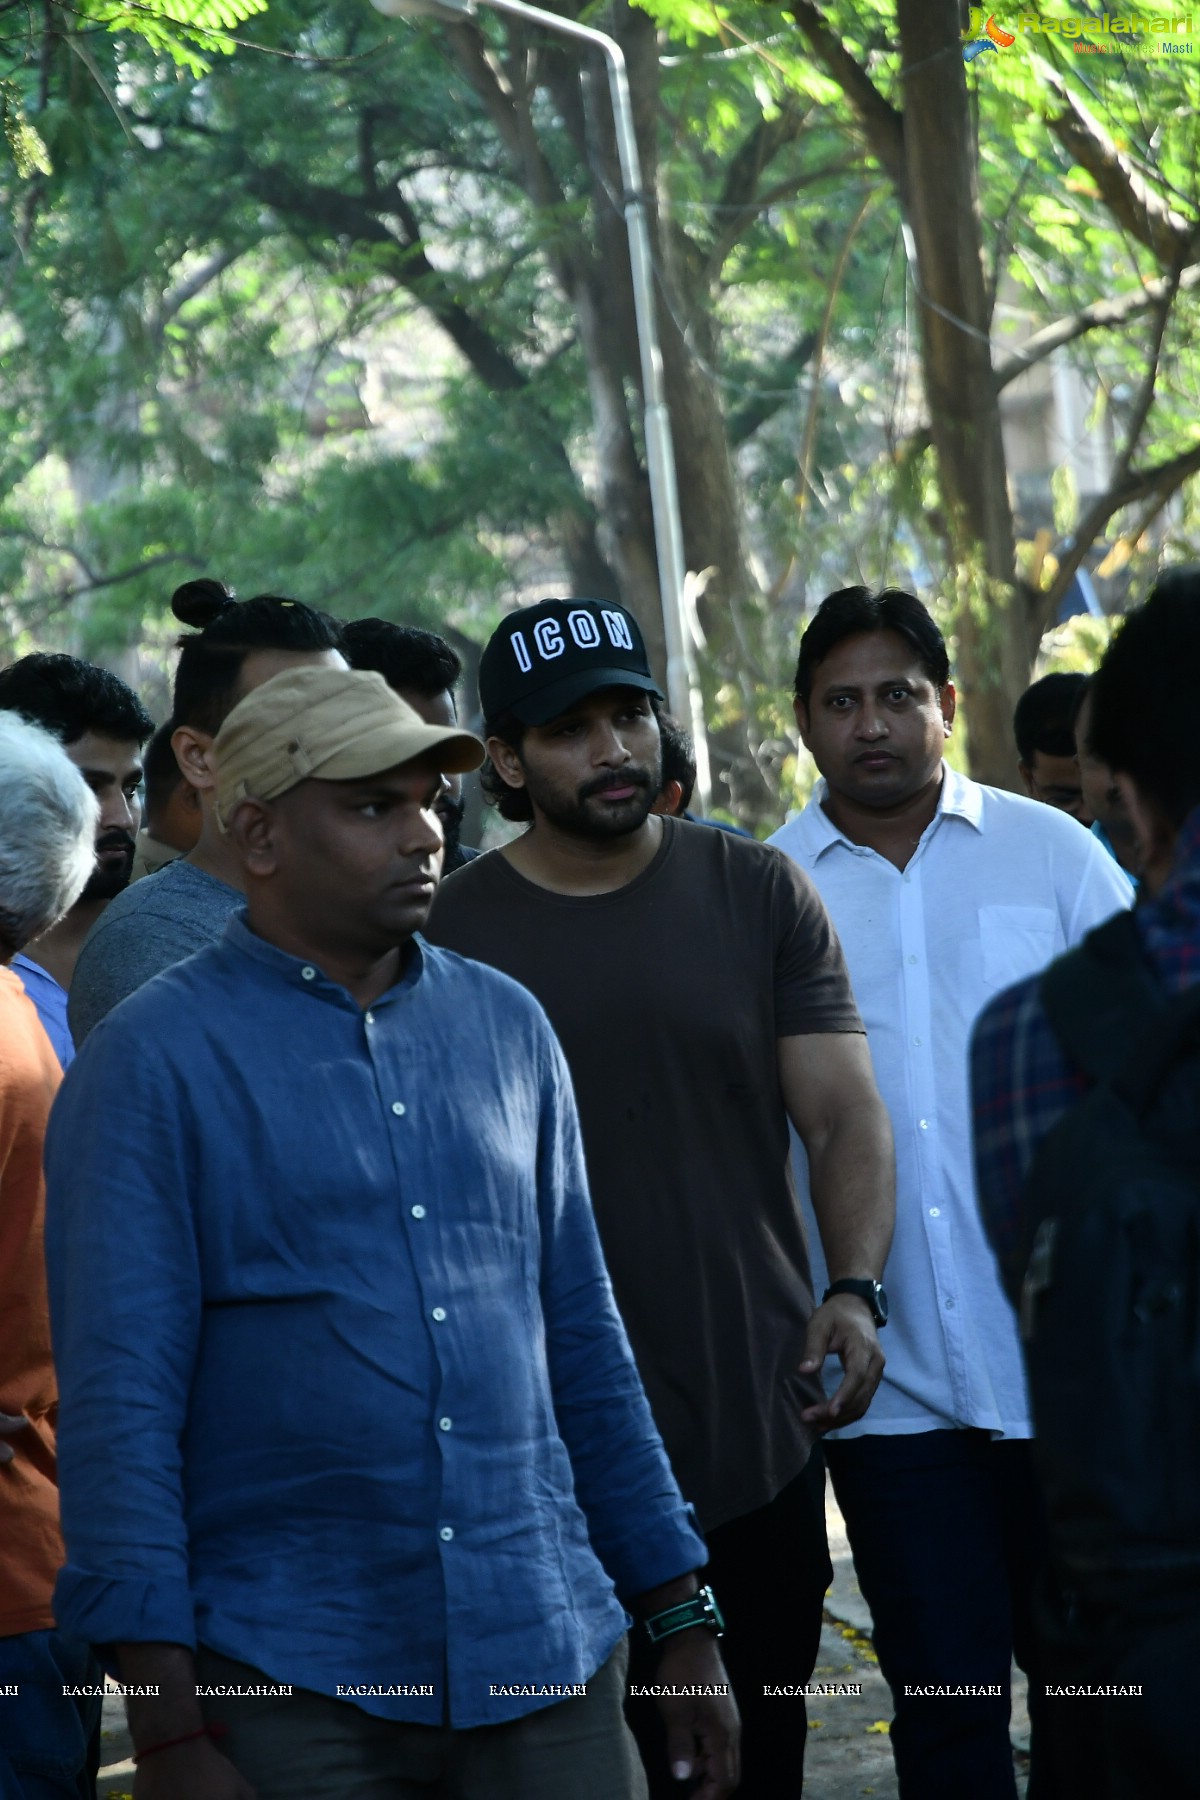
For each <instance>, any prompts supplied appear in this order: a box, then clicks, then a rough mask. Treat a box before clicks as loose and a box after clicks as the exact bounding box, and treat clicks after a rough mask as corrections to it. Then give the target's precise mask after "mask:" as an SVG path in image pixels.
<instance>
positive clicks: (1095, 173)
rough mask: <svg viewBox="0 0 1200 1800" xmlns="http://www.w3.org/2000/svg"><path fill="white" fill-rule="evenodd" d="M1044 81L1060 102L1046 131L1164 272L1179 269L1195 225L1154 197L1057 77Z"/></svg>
mask: <svg viewBox="0 0 1200 1800" xmlns="http://www.w3.org/2000/svg"><path fill="white" fill-rule="evenodd" d="M1044 78H1045V80H1046V82H1047V84H1048V85H1049V86H1050V87H1051V88H1052V89H1053V91H1054V92H1055V93H1056V94H1057V95H1058V97H1059V99H1060V100H1061V101H1062V102H1063V110H1062V112H1061V113H1058V114H1057V115H1056V116H1055V117H1054V118H1052V119H1051V120H1050V121H1049V125H1050V129H1051V131H1052V132H1053V133H1054V135H1055V137H1056V138H1057V139H1058V141H1059V143H1060V144H1061V145H1062V146H1063V148H1064V149H1065V150H1066V151H1067V153H1068V154H1069V155H1070V156H1071V157H1072V158H1073V159H1074V161H1075V162H1077V163H1078V164H1079V166H1080V168H1083V169H1086V170H1087V172H1088V174H1089V175H1090V176H1091V177H1092V180H1093V181H1094V182H1095V183H1096V186H1097V187H1098V188H1099V190H1100V196H1101V199H1102V200H1103V201H1104V204H1105V206H1107V208H1108V210H1109V212H1110V213H1111V214H1112V216H1113V218H1114V219H1115V220H1116V221H1117V223H1118V224H1120V225H1121V226H1123V228H1124V229H1125V230H1126V231H1127V232H1128V233H1129V235H1130V237H1132V238H1134V239H1135V240H1136V241H1137V242H1138V243H1139V244H1144V245H1145V247H1146V248H1147V249H1148V250H1152V251H1153V252H1154V255H1155V256H1156V257H1157V258H1158V261H1159V263H1160V265H1161V266H1162V267H1163V268H1172V267H1182V266H1183V265H1184V264H1185V263H1186V262H1187V261H1188V260H1189V258H1190V257H1192V256H1193V255H1194V254H1195V250H1196V243H1197V236H1198V231H1197V223H1196V221H1195V220H1194V219H1192V220H1189V219H1185V218H1184V217H1183V215H1182V214H1180V213H1177V212H1173V211H1172V210H1171V208H1170V207H1169V206H1168V205H1167V204H1166V203H1165V201H1163V200H1162V199H1160V198H1159V196H1158V195H1157V194H1156V193H1155V192H1154V191H1153V189H1152V188H1151V187H1150V186H1149V185H1148V183H1147V182H1145V181H1144V180H1143V179H1142V177H1141V176H1140V175H1139V174H1138V172H1137V170H1136V169H1135V168H1134V166H1133V163H1132V162H1131V160H1130V158H1129V157H1128V156H1126V155H1124V154H1123V153H1122V152H1121V151H1120V150H1119V149H1118V148H1117V146H1116V144H1115V143H1114V142H1113V140H1112V139H1111V138H1110V137H1109V135H1108V133H1107V132H1106V131H1105V129H1104V127H1103V126H1102V125H1101V124H1100V123H1099V121H1098V120H1097V119H1094V118H1093V117H1092V115H1091V113H1089V112H1088V110H1087V108H1086V107H1085V106H1084V105H1083V104H1082V102H1081V101H1080V100H1079V99H1077V98H1076V96H1075V95H1074V94H1073V93H1072V92H1071V91H1070V89H1069V88H1068V87H1067V85H1066V83H1065V82H1064V81H1063V79H1062V77H1061V76H1060V75H1056V74H1053V73H1047V74H1046V75H1045V77H1044Z"/></svg>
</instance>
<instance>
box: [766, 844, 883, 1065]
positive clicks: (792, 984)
mask: <svg viewBox="0 0 1200 1800" xmlns="http://www.w3.org/2000/svg"><path fill="white" fill-rule="evenodd" d="M770 854H771V858H772V861H773V863H774V869H773V872H772V880H773V887H774V891H773V894H772V904H771V915H772V920H773V923H774V942H775V1035H776V1037H807V1036H809V1035H810V1034H812V1033H814V1032H819V1031H862V1030H863V1022H862V1019H861V1018H860V1017H859V1012H858V1007H857V1006H856V1005H855V1003H854V993H853V990H852V989H851V986H850V975H849V972H848V970H847V968H846V959H845V957H844V956H843V955H842V946H841V944H840V943H839V942H838V935H837V932H836V931H835V930H834V928H833V921H832V920H831V919H830V917H829V914H828V913H827V912H826V910H825V903H824V901H823V900H822V899H821V896H820V894H818V892H817V890H816V888H815V887H814V886H813V884H812V882H811V881H810V880H809V878H808V876H807V875H806V874H805V873H804V871H803V869H800V868H797V866H796V864H795V863H794V862H793V861H792V859H791V858H790V857H789V856H785V855H784V853H783V851H782V850H772V851H771V853H770Z"/></svg>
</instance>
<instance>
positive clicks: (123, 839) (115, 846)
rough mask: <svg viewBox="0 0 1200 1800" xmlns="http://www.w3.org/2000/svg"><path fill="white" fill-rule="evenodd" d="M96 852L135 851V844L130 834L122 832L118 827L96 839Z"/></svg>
mask: <svg viewBox="0 0 1200 1800" xmlns="http://www.w3.org/2000/svg"><path fill="white" fill-rule="evenodd" d="M96 849H97V850H131V851H133V850H136V849H137V844H136V842H135V841H134V838H133V835H132V833H131V832H128V831H122V830H121V829H120V827H117V828H115V829H114V830H112V831H106V832H105V833H104V835H103V836H102V837H98V838H97V839H96Z"/></svg>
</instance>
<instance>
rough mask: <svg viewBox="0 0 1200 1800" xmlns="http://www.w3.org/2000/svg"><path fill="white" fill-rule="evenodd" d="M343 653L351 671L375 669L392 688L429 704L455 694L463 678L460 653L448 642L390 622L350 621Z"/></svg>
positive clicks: (413, 628) (434, 635) (413, 627)
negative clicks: (419, 696)
mask: <svg viewBox="0 0 1200 1800" xmlns="http://www.w3.org/2000/svg"><path fill="white" fill-rule="evenodd" d="M342 653H343V655H344V656H345V658H346V661H347V662H348V663H349V664H350V667H351V668H352V669H373V670H374V671H375V673H376V674H378V675H382V676H383V679H384V680H385V681H386V682H387V684H388V686H389V687H390V688H408V689H409V690H410V691H411V692H412V693H416V694H420V695H422V697H423V698H424V699H426V700H432V699H434V698H435V696H436V695H438V694H444V693H446V692H447V691H449V692H450V693H453V692H454V690H455V688H456V687H457V686H458V682H459V678H460V676H461V675H462V663H461V661H460V660H459V657H458V653H457V652H456V651H454V650H452V649H451V647H450V645H449V644H448V643H447V642H446V640H445V638H441V637H438V635H437V633H436V632H434V631H422V629H421V627H420V626H419V625H394V624H393V623H392V621H391V620H390V619H351V621H350V623H349V624H348V625H343V626H342Z"/></svg>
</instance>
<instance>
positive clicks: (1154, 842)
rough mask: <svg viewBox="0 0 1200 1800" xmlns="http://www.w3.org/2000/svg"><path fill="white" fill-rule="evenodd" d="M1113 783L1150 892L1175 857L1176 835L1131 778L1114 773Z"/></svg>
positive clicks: (1157, 807)
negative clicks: (1119, 797)
mask: <svg viewBox="0 0 1200 1800" xmlns="http://www.w3.org/2000/svg"><path fill="white" fill-rule="evenodd" d="M1113 784H1114V786H1115V787H1116V790H1117V792H1118V794H1119V795H1120V796H1121V799H1122V801H1123V802H1124V806H1125V811H1126V813H1127V814H1128V815H1129V823H1130V825H1131V826H1132V828H1133V836H1134V842H1135V843H1136V844H1137V850H1138V866H1139V868H1141V869H1142V870H1143V871H1144V872H1145V874H1146V876H1147V881H1148V885H1149V887H1150V889H1151V891H1154V889H1155V887H1156V886H1157V885H1158V884H1159V883H1160V882H1161V878H1162V876H1163V875H1164V874H1165V872H1166V870H1167V869H1168V868H1169V867H1170V863H1171V859H1172V857H1173V856H1174V854H1175V840H1176V838H1177V837H1178V835H1179V834H1178V832H1177V830H1176V828H1175V826H1174V825H1173V824H1172V823H1171V821H1170V819H1169V818H1168V817H1167V815H1166V813H1164V812H1163V810H1162V808H1161V807H1160V806H1158V805H1156V803H1155V802H1154V801H1153V800H1151V799H1150V798H1149V796H1148V795H1147V794H1144V793H1143V792H1142V790H1141V788H1139V787H1138V785H1137V783H1136V781H1134V780H1133V778H1132V776H1129V775H1121V774H1118V773H1116V771H1114V773H1113Z"/></svg>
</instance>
